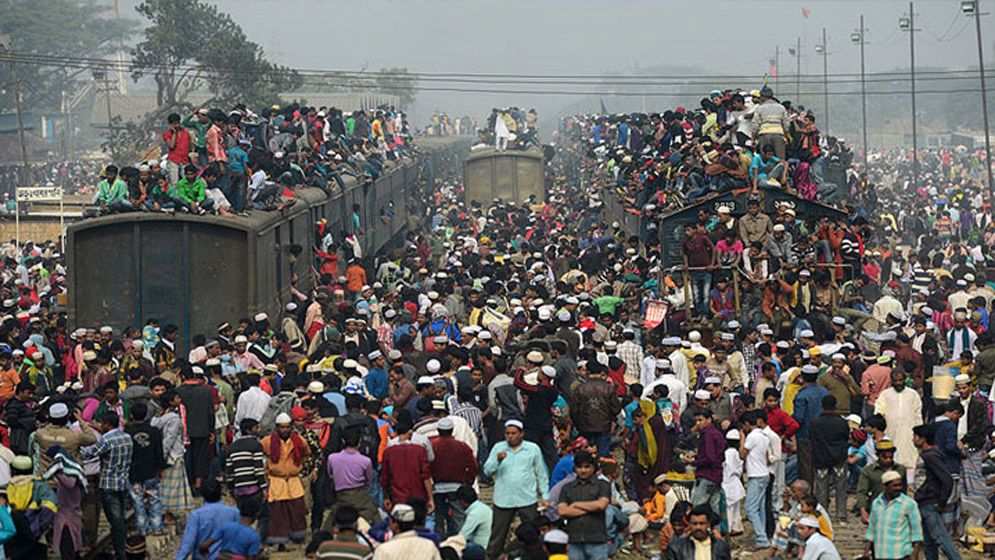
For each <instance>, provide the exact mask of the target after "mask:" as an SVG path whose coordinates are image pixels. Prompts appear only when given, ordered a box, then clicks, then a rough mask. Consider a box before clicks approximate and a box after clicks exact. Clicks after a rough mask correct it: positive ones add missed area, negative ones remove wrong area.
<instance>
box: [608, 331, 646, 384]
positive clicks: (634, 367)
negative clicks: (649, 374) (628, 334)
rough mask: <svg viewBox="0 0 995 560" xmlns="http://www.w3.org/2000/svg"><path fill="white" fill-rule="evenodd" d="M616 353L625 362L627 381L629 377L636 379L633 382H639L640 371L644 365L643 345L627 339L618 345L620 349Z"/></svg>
mask: <svg viewBox="0 0 995 560" xmlns="http://www.w3.org/2000/svg"><path fill="white" fill-rule="evenodd" d="M615 354H616V355H617V356H618V358H619V359H620V360H622V361H623V362H625V377H626V383H628V382H629V379H633V380H634V381H632V383H638V382H639V373H640V371H641V370H642V365H643V349H642V347H641V346H639V345H638V344H636V343H635V342H633V341H631V340H626V341H625V342H623V343H622V344H619V345H618V350H617V351H616V352H615Z"/></svg>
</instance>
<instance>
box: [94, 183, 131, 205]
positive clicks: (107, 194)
mask: <svg viewBox="0 0 995 560" xmlns="http://www.w3.org/2000/svg"><path fill="white" fill-rule="evenodd" d="M126 198H128V185H127V184H126V183H125V182H124V181H122V180H121V178H120V177H117V178H115V179H114V183H113V184H111V183H108V182H107V179H104V180H103V181H101V182H100V184H99V185H97V201H98V202H102V203H104V204H111V203H114V202H118V201H121V200H125V199H126Z"/></svg>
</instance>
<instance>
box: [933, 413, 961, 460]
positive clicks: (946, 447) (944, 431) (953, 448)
mask: <svg viewBox="0 0 995 560" xmlns="http://www.w3.org/2000/svg"><path fill="white" fill-rule="evenodd" d="M933 425H934V426H935V427H936V433H935V435H934V436H933V437H934V440H935V443H936V448H937V449H939V450H940V454H941V455H943V462H944V463H945V464H946V465H947V468H948V469H950V474H960V471H961V469H962V468H963V466H962V462H963V459H962V458H961V453H960V448H959V447H957V424H954V423H953V421H952V420H950V419H949V418H947V417H946V416H938V417H937V418H936V420H933Z"/></svg>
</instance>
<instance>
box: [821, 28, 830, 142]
mask: <svg viewBox="0 0 995 560" xmlns="http://www.w3.org/2000/svg"><path fill="white" fill-rule="evenodd" d="M822 102H823V103H824V104H825V106H826V118H825V119H824V125H823V127H824V128H823V129H822V131H823V133H824V134H825V135H826V136H829V43H828V42H827V41H826V28H825V27H823V28H822Z"/></svg>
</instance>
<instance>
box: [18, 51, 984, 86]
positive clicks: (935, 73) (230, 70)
mask: <svg viewBox="0 0 995 560" xmlns="http://www.w3.org/2000/svg"><path fill="white" fill-rule="evenodd" d="M11 58H13V60H14V62H17V63H24V64H36V65H42V66H67V67H74V68H93V69H105V70H106V69H109V70H119V71H120V70H125V71H136V70H142V71H145V72H153V71H154V70H155V69H154V68H149V67H144V66H142V65H140V64H138V63H137V62H134V61H127V60H125V61H121V60H117V59H104V58H86V57H55V56H46V55H36V54H25V53H15V54H14V55H13V56H11V55H6V54H0V60H10V59H11ZM172 68H174V69H176V70H177V71H188V70H202V71H207V72H211V73H216V74H235V75H245V74H248V73H249V72H248V71H249V68H246V67H234V66H229V67H225V66H211V67H207V66H202V65H194V64H179V65H175V66H172ZM288 70H293V71H294V72H295V73H296V74H297V75H298V76H313V77H332V78H348V77H354V78H358V79H376V78H379V77H383V76H384V74H382V73H379V72H363V71H352V70H308V69H288ZM976 73H977V69H943V70H926V69H923V70H919V71H918V72H917V76H916V79H917V81H918V80H920V79H922V80H929V79H952V78H953V79H956V78H957V77H958V75H959V74H960V75H964V76H963V77H964V78H967V77H972V76H976ZM403 76H404V77H410V78H417V79H418V80H420V81H465V82H467V83H490V82H494V83H509V82H511V81H516V82H517V81H518V80H522V83H546V82H549V83H553V82H555V83H557V84H559V83H567V84H569V83H572V82H574V81H576V82H577V83H579V84H589V83H598V84H604V83H615V82H617V83H619V84H630V83H635V84H640V83H664V85H665V82H668V81H669V82H673V83H675V84H685V83H698V82H702V83H713V82H715V81H723V80H736V79H742V80H756V79H757V78H758V75H757V74H738V75H737V74H726V75H722V74H715V75H702V76H687V75H675V74H670V75H665V74H657V75H654V74H645V75H621V74H604V75H593V74H513V73H491V74H481V73H461V72H407V73H406V74H404V75H403ZM785 76H786V77H791V78H803V80H802V81H810V82H812V83H822V81H823V74H821V73H818V74H801V75H797V74H785ZM827 76H828V77H830V78H833V79H834V80H836V81H837V83H847V82H849V80H846V78H854V82H853V83H859V82H860V80H859V78H860V73H852V72H840V73H831V74H827ZM866 76H867V78H866V79H867V80H868V81H874V80H879V81H896V80H902V79H907V78H908V72H907V71H902V70H894V71H881V72H872V73H868V74H866Z"/></svg>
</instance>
